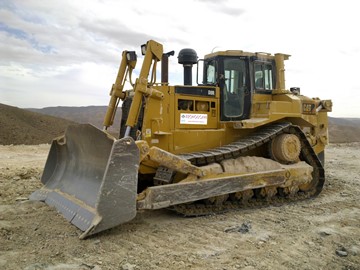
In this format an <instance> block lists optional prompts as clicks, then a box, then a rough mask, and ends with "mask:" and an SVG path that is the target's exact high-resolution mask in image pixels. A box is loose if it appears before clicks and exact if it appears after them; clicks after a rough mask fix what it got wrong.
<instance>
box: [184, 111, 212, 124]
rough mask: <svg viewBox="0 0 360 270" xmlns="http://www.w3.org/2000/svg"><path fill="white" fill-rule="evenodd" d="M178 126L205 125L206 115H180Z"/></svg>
mask: <svg viewBox="0 0 360 270" xmlns="http://www.w3.org/2000/svg"><path fill="white" fill-rule="evenodd" d="M180 124H187V125H207V114H192V113H181V114H180Z"/></svg>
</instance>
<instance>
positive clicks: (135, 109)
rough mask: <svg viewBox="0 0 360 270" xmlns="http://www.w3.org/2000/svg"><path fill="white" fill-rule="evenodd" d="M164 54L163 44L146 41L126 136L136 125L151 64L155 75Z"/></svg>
mask: <svg viewBox="0 0 360 270" xmlns="http://www.w3.org/2000/svg"><path fill="white" fill-rule="evenodd" d="M162 55H163V46H162V44H160V43H158V42H156V41H154V40H149V41H148V42H147V43H146V52H145V57H144V62H143V64H142V67H141V71H140V75H139V78H138V79H136V82H135V87H134V97H133V101H132V103H131V107H130V111H129V116H128V119H127V121H126V131H125V137H126V136H129V134H130V130H131V128H132V127H134V126H135V124H136V123H137V121H138V118H139V113H140V106H141V99H142V95H143V94H147V88H148V77H149V72H150V70H151V66H152V65H153V70H152V74H153V75H154V74H156V70H155V66H156V63H157V62H158V61H160V60H161V57H162ZM153 62H154V63H153ZM154 92H156V91H154ZM153 95H154V93H153ZM155 95H156V94H155Z"/></svg>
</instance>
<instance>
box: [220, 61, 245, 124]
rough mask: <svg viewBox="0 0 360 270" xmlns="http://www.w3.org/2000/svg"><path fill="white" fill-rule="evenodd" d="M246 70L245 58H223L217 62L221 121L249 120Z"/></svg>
mask: <svg viewBox="0 0 360 270" xmlns="http://www.w3.org/2000/svg"><path fill="white" fill-rule="evenodd" d="M248 70H249V69H248V61H247V59H246V58H245V57H223V58H222V61H219V71H220V72H219V73H220V80H219V84H220V88H221V120H222V121H239V120H243V119H248V118H249V115H250V107H251V92H250V83H249V81H250V80H249V72H248Z"/></svg>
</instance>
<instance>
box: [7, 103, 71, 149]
mask: <svg viewBox="0 0 360 270" xmlns="http://www.w3.org/2000/svg"><path fill="white" fill-rule="evenodd" d="M72 123H74V122H73V121H70V120H66V119H62V118H59V117H53V116H49V115H44V114H40V113H35V112H30V111H27V110H24V109H19V108H17V107H12V106H8V105H4V104H0V145H2V144H3V145H7V144H29V145H30V144H41V143H50V142H51V141H52V139H53V138H54V137H57V136H59V135H61V134H63V133H64V131H65V129H66V127H67V126H68V125H69V124H72Z"/></svg>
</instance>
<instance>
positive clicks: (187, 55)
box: [178, 48, 198, 85]
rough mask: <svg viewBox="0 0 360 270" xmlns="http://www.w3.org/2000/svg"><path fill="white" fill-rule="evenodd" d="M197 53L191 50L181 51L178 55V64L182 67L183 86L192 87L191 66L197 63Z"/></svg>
mask: <svg viewBox="0 0 360 270" xmlns="http://www.w3.org/2000/svg"><path fill="white" fill-rule="evenodd" d="M197 59H198V56H197V53H196V51H195V50H193V49H188V48H187V49H182V50H181V51H180V52H179V55H178V63H179V64H182V65H183V67H184V85H192V66H193V64H196V63H197Z"/></svg>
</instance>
